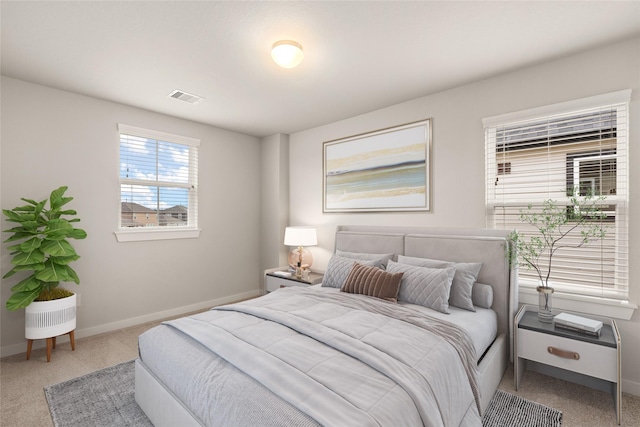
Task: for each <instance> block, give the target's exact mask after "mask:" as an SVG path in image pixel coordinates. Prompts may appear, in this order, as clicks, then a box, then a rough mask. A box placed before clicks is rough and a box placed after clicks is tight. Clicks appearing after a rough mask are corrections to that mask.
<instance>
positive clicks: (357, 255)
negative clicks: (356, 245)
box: [336, 249, 396, 268]
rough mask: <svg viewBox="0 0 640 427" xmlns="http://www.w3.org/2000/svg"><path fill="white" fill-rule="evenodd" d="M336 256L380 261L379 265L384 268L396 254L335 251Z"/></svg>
mask: <svg viewBox="0 0 640 427" xmlns="http://www.w3.org/2000/svg"><path fill="white" fill-rule="evenodd" d="M336 255H338V256H342V257H345V258H353V259H357V260H362V261H371V260H380V264H381V265H382V267H383V268H384V267H386V266H387V262H388V261H389V260H390V259H393V258H394V257H395V255H396V254H367V253H364V252H347V251H341V250H340V249H336Z"/></svg>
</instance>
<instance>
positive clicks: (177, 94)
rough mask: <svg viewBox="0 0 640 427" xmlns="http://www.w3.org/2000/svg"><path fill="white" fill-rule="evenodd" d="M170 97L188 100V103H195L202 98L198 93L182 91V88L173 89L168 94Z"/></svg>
mask: <svg viewBox="0 0 640 427" xmlns="http://www.w3.org/2000/svg"><path fill="white" fill-rule="evenodd" d="M169 97H170V98H174V99H179V100H180V101H184V102H188V103H189V104H197V103H198V102H200V101H202V100H203V99H204V98H203V97H201V96H198V95H193V94H191V93H187V92H184V91H182V90H174V91H173V92H171V93H170V94H169Z"/></svg>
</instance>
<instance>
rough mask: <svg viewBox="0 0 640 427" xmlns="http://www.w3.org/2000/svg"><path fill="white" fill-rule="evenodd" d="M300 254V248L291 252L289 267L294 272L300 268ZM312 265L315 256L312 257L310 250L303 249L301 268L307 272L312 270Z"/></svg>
mask: <svg viewBox="0 0 640 427" xmlns="http://www.w3.org/2000/svg"><path fill="white" fill-rule="evenodd" d="M299 253H300V252H299V249H298V248H295V249H293V250H292V251H291V252H289V258H288V262H289V267H291V268H292V269H293V270H295V269H296V267H297V266H298V260H299V259H300V255H299ZM311 264H313V255H311V252H309V250H308V249H306V248H302V263H301V265H300V267H302V269H303V270H305V269H308V268H311Z"/></svg>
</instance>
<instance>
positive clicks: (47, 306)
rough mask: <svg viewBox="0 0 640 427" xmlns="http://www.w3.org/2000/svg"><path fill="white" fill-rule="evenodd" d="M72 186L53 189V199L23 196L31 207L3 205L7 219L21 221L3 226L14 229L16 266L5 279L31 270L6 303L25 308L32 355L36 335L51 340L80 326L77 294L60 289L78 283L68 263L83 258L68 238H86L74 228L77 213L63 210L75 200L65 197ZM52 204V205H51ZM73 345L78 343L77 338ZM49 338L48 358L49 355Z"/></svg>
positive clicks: (11, 244)
mask: <svg viewBox="0 0 640 427" xmlns="http://www.w3.org/2000/svg"><path fill="white" fill-rule="evenodd" d="M66 191H67V187H60V188H58V189H56V190H54V191H52V192H51V195H50V197H49V199H48V200H47V199H45V200H42V201H41V202H36V201H35V200H31V199H24V198H23V199H21V200H23V201H24V202H26V203H27V204H26V205H23V206H18V207H15V208H13V209H10V210H9V209H3V210H2V212H3V214H4V215H5V216H6V217H7V218H6V219H7V221H8V222H13V223H16V224H17V225H15V226H14V227H13V228H10V229H8V230H4V231H5V232H8V233H12V235H11V236H10V237H9V238H8V239H6V240H5V243H9V246H7V249H8V250H9V251H10V252H11V255H12V256H13V258H12V259H11V264H12V265H13V268H11V270H9V272H7V273H6V274H5V275H4V276H3V277H4V278H5V279H6V278H8V277H11V276H13V275H14V274H16V273H18V272H23V271H26V272H31V274H29V275H28V276H27V277H26V278H24V279H22V280H20V281H19V282H18V283H17V284H16V285H14V286H13V287H12V288H11V296H10V297H9V299H8V300H7V304H6V307H7V309H8V310H10V311H14V310H18V309H21V308H26V310H27V311H26V316H25V336H26V338H27V339H28V340H29V343H28V347H27V359H28V358H29V353H30V349H31V344H32V341H33V340H34V339H41V338H52V337H56V336H58V335H62V334H65V333H69V332H70V331H73V330H74V329H75V322H76V316H75V308H76V301H75V298H76V296H75V294H74V293H73V292H70V291H68V290H66V289H63V288H58V285H59V284H60V282H75V283H76V284H80V279H79V278H78V275H77V274H76V272H75V270H73V268H71V266H70V265H69V264H70V263H71V262H73V261H76V260H77V259H78V258H80V256H79V255H78V254H77V253H76V251H75V249H74V248H73V246H71V243H69V241H68V239H84V238H85V237H87V233H86V232H85V231H84V230H82V229H80V228H75V227H74V226H73V223H75V222H78V221H80V219H78V218H74V216H75V215H76V214H77V213H76V211H74V210H70V209H63V206H64V205H66V204H67V203H69V202H70V201H71V200H73V197H64V193H65V192H66ZM47 202H49V206H47ZM67 217H68V218H69V219H67ZM71 338H72V344H73V337H71ZM49 344H50V342H49V340H48V341H47V356H48V357H47V359H49V358H50V348H49Z"/></svg>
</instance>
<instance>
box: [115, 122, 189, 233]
mask: <svg viewBox="0 0 640 427" xmlns="http://www.w3.org/2000/svg"><path fill="white" fill-rule="evenodd" d="M122 134H124V135H131V136H137V137H140V138H147V139H153V140H156V141H161V142H168V143H173V144H180V145H184V146H188V147H189V174H188V183H187V184H186V185H177V187H180V186H182V187H185V188H187V187H188V197H189V210H193V212H192V215H189V216H188V220H189V223H188V225H186V226H180V227H172V226H162V227H160V226H149V225H148V224H147V226H146V227H122V197H121V196H122V193H121V191H122V190H121V184H123V183H130V184H140V185H149V182H148V181H144V180H136V179H128V178H122V177H120V164H121V161H120V144H121V143H120V140H121V135H122ZM199 146H200V140H199V139H197V138H191V137H187V136H182V135H175V134H171V133H167V132H161V131H157V130H152V129H145V128H141V127H137V126H131V125H126V124H121V123H119V124H118V185H119V187H120V190H118V193H119V197H118V211H117V212H118V229H117V231H115V232H114V234H115V236H116V240H117V241H118V242H137V241H147V240H150V241H154V240H167V239H192V238H197V237H199V236H200V229H199V226H198V198H199V196H198V148H199Z"/></svg>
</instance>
